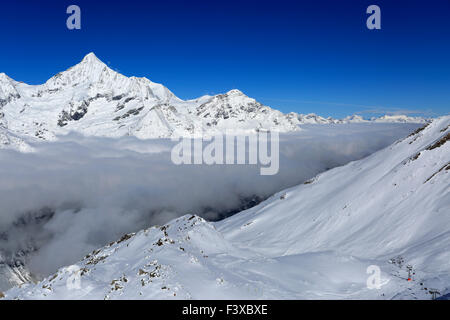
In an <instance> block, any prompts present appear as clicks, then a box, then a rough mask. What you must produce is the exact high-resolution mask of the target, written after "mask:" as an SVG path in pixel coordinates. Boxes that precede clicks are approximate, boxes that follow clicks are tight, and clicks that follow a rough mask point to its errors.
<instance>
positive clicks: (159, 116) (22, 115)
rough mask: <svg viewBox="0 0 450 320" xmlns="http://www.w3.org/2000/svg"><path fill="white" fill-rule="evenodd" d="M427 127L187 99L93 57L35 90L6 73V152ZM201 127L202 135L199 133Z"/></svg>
mask: <svg viewBox="0 0 450 320" xmlns="http://www.w3.org/2000/svg"><path fill="white" fill-rule="evenodd" d="M369 121H373V122H418V123H422V122H426V121H427V120H426V119H423V118H414V117H407V116H383V117H381V118H375V119H371V120H365V119H363V118H362V117H360V116H356V115H354V116H350V117H347V118H344V119H333V118H323V117H320V116H318V115H315V114H308V115H303V114H298V113H288V114H283V113H282V112H280V111H277V110H274V109H272V108H270V107H267V106H264V105H262V104H261V103H259V102H257V101H256V100H255V99H252V98H249V97H248V96H246V95H245V94H244V93H242V92H241V91H239V90H231V91H229V92H227V93H225V94H219V95H215V96H203V97H200V98H198V99H194V100H182V99H180V98H178V97H176V96H175V95H174V94H173V93H172V92H171V91H170V90H169V89H167V88H166V87H164V86H163V85H161V84H157V83H154V82H152V81H150V80H148V79H147V78H136V77H126V76H123V75H121V74H119V73H117V72H115V71H113V70H112V69H110V68H109V67H108V66H107V65H106V64H104V63H103V62H101V61H100V60H99V59H98V58H97V57H96V56H95V55H94V54H93V53H90V54H88V55H87V56H86V57H85V58H84V59H83V60H82V61H81V62H80V63H79V64H77V65H75V66H74V67H72V68H70V69H68V70H66V71H64V72H61V73H58V74H57V75H55V76H54V77H52V78H51V79H49V80H48V81H47V82H46V83H45V84H42V85H27V84H25V83H22V82H17V81H15V80H13V79H11V78H10V77H8V76H7V75H6V74H4V73H1V74H0V147H8V146H9V147H12V148H15V149H18V150H21V151H28V150H30V148H29V147H27V145H26V143H25V142H24V139H25V140H26V139H34V140H54V139H56V136H57V135H61V134H66V133H68V132H70V131H74V132H78V133H81V134H84V135H88V136H103V137H121V136H127V135H131V136H136V137H137V138H141V139H149V138H169V137H173V136H193V135H194V136H195V135H204V134H208V135H209V134H216V133H222V132H225V131H226V130H232V131H233V132H236V133H239V132H256V131H258V130H277V131H279V132H290V131H296V130H299V125H301V124H329V123H337V124H338V123H353V122H369ZM196 128H200V129H201V130H200V131H196Z"/></svg>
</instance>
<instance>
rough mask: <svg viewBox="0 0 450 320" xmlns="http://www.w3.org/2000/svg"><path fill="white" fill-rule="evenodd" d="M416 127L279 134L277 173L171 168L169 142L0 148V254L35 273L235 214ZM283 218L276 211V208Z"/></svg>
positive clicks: (77, 140)
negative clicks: (123, 239)
mask: <svg viewBox="0 0 450 320" xmlns="http://www.w3.org/2000/svg"><path fill="white" fill-rule="evenodd" d="M418 126H419V125H415V124H347V125H309V126H303V130H302V131H300V132H296V133H289V134H282V135H280V170H279V173H278V174H276V175H273V176H261V175H260V170H259V169H260V168H259V167H258V166H257V165H213V166H208V165H179V166H177V165H174V164H173V163H172V161H171V150H172V147H173V146H174V144H175V142H173V141H171V140H164V139H160V140H139V139H136V138H133V137H124V138H121V139H107V138H93V137H83V136H81V135H77V134H70V135H67V136H64V137H60V138H59V140H58V141H56V142H48V143H39V144H35V145H33V147H34V148H35V150H36V152H34V153H19V152H15V151H11V150H0V253H1V255H3V257H6V258H8V257H12V256H13V255H14V254H16V253H17V252H20V251H21V250H24V251H25V252H26V258H25V259H26V264H27V266H28V267H29V268H30V270H31V271H32V272H33V273H35V274H36V275H39V276H44V275H48V274H50V273H52V272H54V271H56V270H57V268H58V267H61V266H64V265H70V264H73V263H75V262H76V261H78V260H80V259H81V258H82V257H83V256H84V255H85V254H87V253H88V252H90V251H92V250H93V249H97V248H99V247H101V246H103V245H105V244H107V243H109V242H111V241H114V240H117V239H118V238H119V237H120V236H122V235H123V234H125V233H129V232H135V231H138V230H140V229H143V228H146V227H149V226H152V225H155V224H159V225H161V224H164V223H165V222H168V221H169V220H171V219H173V218H175V217H178V216H181V215H185V214H193V213H195V214H199V215H201V216H203V217H205V218H207V219H210V220H217V219H219V218H223V217H224V215H225V216H226V215H227V213H228V214H231V212H235V211H236V210H238V209H239V208H241V207H242V206H243V204H245V201H246V200H248V199H264V198H266V197H268V196H270V195H271V194H273V193H275V192H277V191H280V190H282V189H284V188H287V187H291V186H293V185H296V184H299V183H302V182H304V181H306V180H308V179H310V178H312V177H313V176H315V175H316V174H318V173H320V172H323V171H325V170H327V169H330V168H333V167H336V166H340V165H344V164H346V163H348V162H350V161H352V160H357V159H360V158H363V157H365V156H367V155H369V154H371V153H373V152H375V151H377V150H379V149H381V148H384V147H386V146H388V145H390V144H391V143H393V142H394V141H395V140H397V139H399V138H402V137H404V136H406V135H407V134H408V133H410V132H411V131H413V130H414V129H416V128H417V127H418ZM280 214H282V212H280Z"/></svg>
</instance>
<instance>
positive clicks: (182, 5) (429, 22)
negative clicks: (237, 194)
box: [0, 0, 450, 117]
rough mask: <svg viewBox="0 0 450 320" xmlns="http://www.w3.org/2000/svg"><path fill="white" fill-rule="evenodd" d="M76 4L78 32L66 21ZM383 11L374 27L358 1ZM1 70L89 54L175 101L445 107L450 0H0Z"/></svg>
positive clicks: (31, 74) (369, 111) (336, 112)
mask: <svg viewBox="0 0 450 320" xmlns="http://www.w3.org/2000/svg"><path fill="white" fill-rule="evenodd" d="M71 4H77V5H79V6H80V7H81V11H82V29H81V30H75V31H73V30H72V31H70V30H68V29H67V28H66V19H67V17H68V15H67V14H66V8H67V7H68V6H69V5H71ZM371 4H377V5H379V6H380V8H381V26H382V29H381V30H368V29H367V28H366V19H367V17H368V15H367V14H366V13H365V11H366V8H367V7H368V6H369V5H371ZM0 43H1V48H0V72H5V73H6V74H8V75H9V76H11V77H12V78H14V79H16V80H18V81H24V82H27V83H30V84H39V83H43V82H45V81H46V80H47V79H48V78H50V77H51V76H52V75H54V74H56V73H57V72H59V71H62V70H65V69H67V68H68V67H70V66H72V65H74V64H76V63H77V62H79V60H81V59H82V57H83V56H84V55H85V54H87V53H88V52H91V51H93V52H95V53H96V55H97V56H98V57H99V58H100V59H101V60H103V61H104V62H105V63H108V64H109V65H110V66H111V67H112V68H113V69H116V70H117V71H120V72H121V73H123V74H125V75H127V76H131V75H135V76H146V77H148V78H149V79H151V80H152V81H155V82H160V83H163V84H164V85H166V86H167V87H168V88H169V89H171V90H172V91H173V92H174V93H175V94H176V95H178V96H179V97H181V98H184V99H187V98H195V97H198V96H201V95H204V94H216V93H222V92H225V91H228V90H230V89H233V88H238V89H240V90H242V91H243V92H244V93H246V94H247V95H249V96H251V97H254V98H256V99H257V100H258V101H260V102H262V103H264V104H266V105H269V106H271V107H274V108H278V109H280V110H281V111H283V112H289V111H296V112H301V113H310V112H314V113H317V114H320V115H323V116H333V117H343V116H345V115H348V114H353V113H360V114H362V115H363V116H366V117H368V116H372V115H377V114H380V113H408V114H411V115H416V114H419V115H420V114H424V115H427V116H436V115H442V114H448V113H449V110H450V58H449V57H450V1H448V0H427V1H424V0H422V1H418V0H417V1H415V0H408V1H406V0H395V1H375V0H372V1H365V0H360V1H356V0H354V1H351V0H339V1H336V0H334V1H325V0H314V1H313V0H310V1H300V0H297V1H283V0H279V1H266V0H258V1H250V0H241V1H236V2H235V1H232V0H227V1H222V0H220V1H219V0H214V1H213V0H209V1H195V0H190V1H172V0H164V1H161V0H158V1H142V0H140V1H134V0H127V1H113V0H109V1H106V0H96V1H84V0H70V1H65V0H57V1H49V0H40V1H32V0H27V1H24V0H15V1H12V0H9V1H1V4H0Z"/></svg>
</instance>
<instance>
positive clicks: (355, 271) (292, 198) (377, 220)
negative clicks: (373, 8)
mask: <svg viewBox="0 0 450 320" xmlns="http://www.w3.org/2000/svg"><path fill="white" fill-rule="evenodd" d="M449 140H450V116H446V117H442V118H439V119H436V120H434V121H433V122H432V123H430V124H428V125H427V126H426V127H424V128H421V129H419V130H417V131H416V132H414V133H413V134H411V135H410V136H408V137H406V138H404V139H403V140H400V141H397V142H396V143H394V144H393V145H391V146H390V147H388V148H385V149H383V150H381V151H379V152H376V153H374V154H372V155H370V156H369V157H367V158H365V159H362V160H359V161H355V162H351V163H349V164H347V165H345V166H342V167H338V168H335V169H332V170H329V171H327V172H324V173H323V174H320V175H319V176H317V177H315V178H314V179H312V180H309V181H307V182H305V183H304V184H302V185H299V186H296V187H293V188H291V189H288V190H285V191H282V192H279V193H278V194H275V195H274V196H272V197H271V198H269V199H268V200H266V201H264V202H262V203H260V204H259V205H257V206H256V207H254V208H251V209H249V210H246V211H243V212H241V213H239V214H236V215H234V216H232V217H230V218H227V219H225V220H223V221H220V222H217V223H210V222H207V221H205V220H203V219H201V218H199V217H196V216H191V215H186V216H184V217H181V218H178V219H176V220H173V221H171V222H169V223H168V224H167V225H165V226H162V227H153V228H150V229H147V230H143V231H140V232H138V233H136V234H129V235H125V236H123V237H122V238H121V239H120V240H118V241H116V242H114V243H111V244H109V245H108V246H106V247H104V248H101V249H99V250H95V251H94V252H92V253H91V254H89V255H87V256H86V257H85V258H84V259H83V260H82V261H80V262H79V263H78V264H77V265H76V266H70V267H66V268H62V269H60V270H59V271H58V272H57V273H56V274H54V275H52V276H50V277H48V278H47V279H45V280H44V281H42V282H40V283H38V284H28V285H23V286H22V287H21V288H19V287H17V288H13V289H11V290H9V291H7V292H6V298H7V299H15V298H19V299H42V298H50V299H66V298H71V299H73V298H88V299H128V298H137V299H149V298H160V299H166V298H174V299H191V298H193V299H196V298H203V299H214V298H216V299H229V298H232V299H245V298H247V299H257V298H266V299H267V298H285V299H299V298H300V299H312V298H316V299H430V298H431V295H430V290H431V288H434V289H437V290H438V291H439V292H440V294H441V295H448V294H449V292H450V263H449V261H450V250H449V246H448V244H449V243H450V231H449V230H450V175H449V173H450V171H449V170H450V143H448V141H449ZM408 265H410V266H411V269H412V271H411V280H410V281H409V280H408V271H407V266H408ZM369 266H377V267H379V268H380V270H381V275H380V282H379V284H380V285H381V287H380V288H379V289H369V288H368V287H367V280H368V279H370V278H369V277H370V276H371V274H368V273H367V268H368V267H369Z"/></svg>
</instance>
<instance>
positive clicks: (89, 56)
mask: <svg viewBox="0 0 450 320" xmlns="http://www.w3.org/2000/svg"><path fill="white" fill-rule="evenodd" d="M81 62H82V63H83V62H89V63H101V64H104V63H103V62H102V61H101V60H100V59H99V58H97V56H96V55H95V53H93V52H90V53H88V54H87V55H86V56H85V57H84V58H83V60H81Z"/></svg>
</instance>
